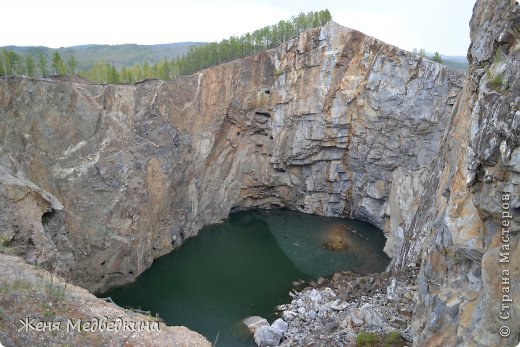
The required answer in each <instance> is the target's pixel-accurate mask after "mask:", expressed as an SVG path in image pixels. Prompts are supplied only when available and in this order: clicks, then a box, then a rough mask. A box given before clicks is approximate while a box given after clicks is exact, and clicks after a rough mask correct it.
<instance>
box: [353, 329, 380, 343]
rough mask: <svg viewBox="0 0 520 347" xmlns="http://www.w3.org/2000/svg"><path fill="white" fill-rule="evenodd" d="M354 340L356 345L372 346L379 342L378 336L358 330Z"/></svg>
mask: <svg viewBox="0 0 520 347" xmlns="http://www.w3.org/2000/svg"><path fill="white" fill-rule="evenodd" d="M356 342H357V345H358V346H374V345H375V344H376V343H378V342H379V338H378V337H377V335H376V334H374V333H367V332H364V331H360V332H359V334H358V336H357V338H356Z"/></svg>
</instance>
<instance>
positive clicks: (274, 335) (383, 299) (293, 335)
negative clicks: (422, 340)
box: [244, 264, 419, 346]
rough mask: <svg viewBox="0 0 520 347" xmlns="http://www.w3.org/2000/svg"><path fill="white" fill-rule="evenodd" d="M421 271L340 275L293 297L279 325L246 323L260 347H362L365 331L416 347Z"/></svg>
mask: <svg viewBox="0 0 520 347" xmlns="http://www.w3.org/2000/svg"><path fill="white" fill-rule="evenodd" d="M418 271H419V268H418V267H416V266H415V264H410V266H409V267H408V269H407V270H406V271H404V272H400V273H396V274H392V275H390V274H389V273H375V274H370V275H366V276H360V275H357V274H355V273H352V272H341V273H336V274H334V275H333V276H332V277H331V278H330V279H323V278H320V279H319V280H318V281H317V282H312V283H311V284H310V286H309V287H306V288H304V289H302V290H301V291H296V290H293V291H291V293H290V294H291V296H292V297H293V299H292V301H291V303H289V304H285V305H280V306H279V307H278V309H279V310H280V312H279V314H280V316H281V318H278V319H277V320H276V321H274V322H273V324H271V325H269V324H268V323H267V320H265V319H263V318H260V317H253V318H254V319H253V320H251V318H249V319H248V320H249V321H250V323H249V324H247V323H246V321H247V320H246V321H244V323H246V325H248V326H249V327H250V329H251V327H252V326H256V327H257V329H256V331H254V330H253V331H254V335H255V342H256V343H257V344H258V346H278V345H281V346H306V345H311V344H316V345H319V346H349V345H352V344H355V343H356V338H357V335H358V333H359V332H360V331H364V332H372V333H376V334H378V335H380V336H385V335H387V334H389V333H391V332H398V333H399V334H400V335H401V337H402V338H403V342H405V343H406V341H408V343H409V344H410V345H411V342H412V336H411V335H410V326H411V317H412V312H413V311H414V307H415V303H416V302H417V294H416V292H417V286H416V285H415V281H416V276H417V273H418ZM318 282H319V283H320V284H318ZM258 322H262V323H261V324H258ZM251 323H253V324H251ZM282 336H283V337H282ZM280 339H281V341H280Z"/></svg>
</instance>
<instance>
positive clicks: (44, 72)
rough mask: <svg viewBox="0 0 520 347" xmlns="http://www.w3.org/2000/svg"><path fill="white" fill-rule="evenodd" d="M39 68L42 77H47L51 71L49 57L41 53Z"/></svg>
mask: <svg viewBox="0 0 520 347" xmlns="http://www.w3.org/2000/svg"><path fill="white" fill-rule="evenodd" d="M37 68H38V73H39V75H40V77H45V76H48V75H49V69H48V68H47V57H46V56H45V55H44V54H43V53H41V52H40V54H38V64H37Z"/></svg>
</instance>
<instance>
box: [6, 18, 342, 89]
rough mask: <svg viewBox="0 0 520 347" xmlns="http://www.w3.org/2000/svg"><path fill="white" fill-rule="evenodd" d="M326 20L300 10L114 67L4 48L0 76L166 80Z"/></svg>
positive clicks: (268, 44)
mask: <svg viewBox="0 0 520 347" xmlns="http://www.w3.org/2000/svg"><path fill="white" fill-rule="evenodd" d="M330 20H332V16H331V14H330V12H329V10H322V11H317V12H309V13H307V14H305V13H303V12H302V13H300V14H299V15H298V16H293V17H292V18H291V19H289V20H281V21H279V22H278V23H277V24H275V25H270V26H266V27H263V28H261V29H258V30H255V31H254V32H252V33H247V34H244V35H242V36H239V37H237V36H231V37H230V38H228V39H224V40H222V41H220V42H212V43H208V44H205V45H201V46H196V47H195V46H194V47H191V49H190V51H189V52H188V53H187V54H185V55H183V56H181V57H179V58H174V59H171V60H168V59H163V60H162V61H160V62H158V63H156V64H153V65H151V64H148V62H145V63H144V64H136V65H133V66H128V67H127V66H123V67H122V68H121V69H117V68H116V67H115V65H114V64H113V63H109V62H104V61H99V62H96V63H94V64H93V65H92V66H91V67H90V68H88V69H84V70H82V71H77V70H78V68H77V67H78V63H77V60H76V58H75V57H74V55H71V56H69V57H68V59H67V60H66V61H64V59H62V57H61V55H60V54H59V52H58V51H55V52H54V53H53V55H52V58H51V61H50V65H49V62H48V58H47V56H45V55H44V54H42V53H40V54H38V56H36V57H33V56H32V55H31V54H26V55H20V54H17V53H16V52H14V51H10V50H5V49H4V50H3V51H2V52H1V54H0V76H6V75H26V76H30V77H46V76H50V75H59V76H64V75H76V74H77V75H80V76H83V77H85V78H88V79H89V80H92V81H95V82H98V83H134V82H137V81H141V80H143V79H146V78H160V79H164V80H169V79H173V78H176V77H178V76H183V75H190V74H193V73H195V72H197V71H199V70H202V69H205V68H208V67H211V66H215V65H218V64H222V63H226V62H229V61H232V60H235V59H239V58H243V57H246V56H248V55H251V54H254V53H257V52H261V51H263V50H266V49H269V48H273V47H276V46H277V45H279V44H281V43H283V42H286V41H288V40H290V39H292V38H294V37H296V36H298V35H299V34H300V33H301V32H302V31H304V30H307V29H310V28H316V27H319V26H323V25H325V24H326V23H327V22H329V21H330Z"/></svg>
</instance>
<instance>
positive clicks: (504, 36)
mask: <svg viewBox="0 0 520 347" xmlns="http://www.w3.org/2000/svg"><path fill="white" fill-rule="evenodd" d="M470 27H471V41H472V43H471V46H470V48H469V50H468V59H469V62H470V66H469V71H468V73H467V76H466V80H465V83H464V90H463V92H462V95H461V97H460V99H459V101H458V103H457V107H456V108H455V112H454V113H453V116H452V119H451V120H450V125H449V126H448V128H447V129H446V133H445V135H444V138H443V140H442V145H441V150H440V155H439V157H438V158H437V159H436V160H435V163H434V165H433V167H432V170H431V177H430V178H429V180H428V182H427V183H426V184H425V186H424V193H423V194H422V196H421V198H420V200H421V204H422V206H421V207H420V208H419V209H418V211H417V213H415V214H414V215H413V217H412V219H411V220H412V226H413V227H412V228H409V229H406V230H405V232H404V239H405V242H404V243H403V247H402V248H401V250H400V253H399V255H398V256H396V257H395V258H394V263H395V266H396V267H399V266H402V265H403V264H404V263H406V262H407V261H408V259H409V253H410V252H412V253H415V252H416V251H415V250H420V253H422V255H421V259H422V268H421V272H420V274H419V278H418V286H419V288H418V294H419V295H418V297H419V303H418V305H417V309H416V312H415V317H414V318H415V324H414V328H415V330H414V335H415V336H416V339H415V344H416V345H418V346H433V345H439V346H440V345H442V346H455V345H461V346H502V345H503V346H515V345H517V344H518V342H519V341H520V336H519V334H520V324H519V322H520V286H519V285H518V283H519V282H518V281H519V280H520V249H519V247H518V241H519V235H518V231H519V230H520V194H519V187H520V186H519V185H520V147H519V145H520V111H519V110H520V82H519V81H520V69H519V67H520V54H519V53H520V50H519V49H520V33H519V30H520V6H519V5H518V3H517V2H516V1H512V0H511V1H510V0H498V1H484V0H482V1H477V3H476V5H475V7H474V10H473V18H472V20H471V23H470ZM510 299H512V302H510ZM508 329H509V330H510V332H508V331H507V330H508ZM501 335H504V336H501Z"/></svg>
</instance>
